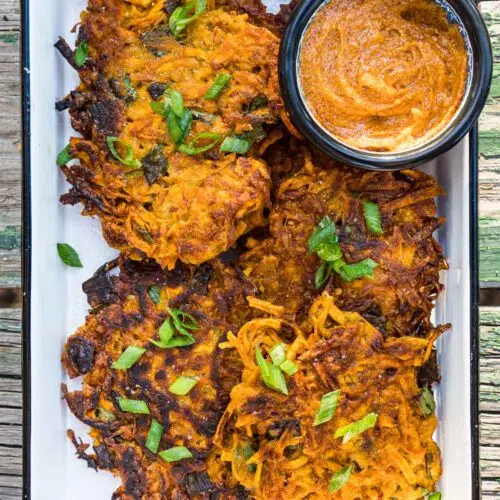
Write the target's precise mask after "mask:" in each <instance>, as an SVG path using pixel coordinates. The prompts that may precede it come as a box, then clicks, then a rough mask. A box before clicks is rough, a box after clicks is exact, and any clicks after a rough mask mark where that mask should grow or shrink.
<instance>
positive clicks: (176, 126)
mask: <svg viewBox="0 0 500 500" xmlns="http://www.w3.org/2000/svg"><path fill="white" fill-rule="evenodd" d="M192 123H193V115H192V114H191V112H190V111H189V110H188V109H186V108H184V109H183V111H182V113H181V116H177V115H176V114H175V113H174V111H173V110H172V108H171V107H169V108H168V109H167V127H168V135H169V136H170V139H172V142H173V143H174V144H176V145H179V144H181V143H182V142H183V141H184V139H185V138H186V137H187V136H188V135H189V132H191V126H192Z"/></svg>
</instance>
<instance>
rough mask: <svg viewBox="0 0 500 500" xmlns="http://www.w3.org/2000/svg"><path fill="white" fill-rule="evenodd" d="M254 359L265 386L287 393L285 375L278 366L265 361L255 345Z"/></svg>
mask: <svg viewBox="0 0 500 500" xmlns="http://www.w3.org/2000/svg"><path fill="white" fill-rule="evenodd" d="M255 360H256V362H257V366H258V367H259V370H260V376H261V379H262V381H263V382H264V384H266V385H267V387H269V388H271V389H274V390H275V391H278V392H281V393H282V394H286V395H288V387H287V386H286V380H285V376H284V375H283V372H282V371H281V370H280V368H279V367H278V366H275V365H273V364H272V363H269V361H266V360H265V359H264V357H263V356H262V353H261V352H260V349H259V348H258V347H257V348H256V349H255Z"/></svg>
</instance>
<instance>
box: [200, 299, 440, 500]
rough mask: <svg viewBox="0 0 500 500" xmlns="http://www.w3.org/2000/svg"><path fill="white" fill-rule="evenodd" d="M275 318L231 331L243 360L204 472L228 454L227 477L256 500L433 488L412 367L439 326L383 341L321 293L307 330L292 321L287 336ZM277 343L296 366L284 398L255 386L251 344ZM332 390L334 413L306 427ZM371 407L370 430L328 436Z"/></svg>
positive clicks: (432, 446) (432, 456)
mask: <svg viewBox="0 0 500 500" xmlns="http://www.w3.org/2000/svg"><path fill="white" fill-rule="evenodd" d="M282 325H283V321H282V320H279V319H275V320H273V319H271V318H266V319H258V320H254V321H252V322H251V323H248V324H246V325H245V326H244V327H243V328H242V329H241V330H240V332H239V333H238V335H237V336H234V335H231V334H230V335H229V341H228V342H227V343H226V347H234V348H236V349H237V350H238V353H239V355H240V357H241V359H242V361H243V364H244V367H245V368H244V370H243V376H242V382H241V383H240V384H239V385H237V386H235V387H234V389H233V390H232V392H231V402H230V404H229V406H228V408H227V410H226V412H225V414H224V416H223V417H222V420H221V423H220V424H219V428H218V430H217V434H216V438H215V444H216V448H215V450H214V451H213V453H212V455H211V457H210V460H209V462H210V467H209V472H212V471H213V475H214V476H216V475H217V474H218V473H219V474H221V475H222V476H224V475H225V473H224V468H223V467H222V466H221V464H220V462H221V461H222V462H228V464H230V466H231V476H230V477H231V481H232V482H233V483H234V484H241V485H243V486H245V488H247V490H248V491H249V495H250V496H251V497H252V498H256V499H269V498H272V499H286V498H290V499H298V498H318V499H320V498H329V497H331V498H339V499H343V500H357V499H365V498H385V499H389V498H404V499H418V498H422V496H423V495H424V493H425V491H432V490H434V488H435V484H436V481H437V479H438V478H439V475H440V458H439V457H440V453H439V449H438V447H437V445H436V443H435V442H434V441H433V440H432V434H433V432H434V431H435V429H436V425H437V419H436V417H435V416H434V415H427V416H426V415H424V413H423V412H422V410H421V408H420V407H419V405H418V401H419V397H420V395H421V392H422V390H421V389H420V388H419V387H418V385H417V378H416V370H415V368H416V367H418V366H421V365H422V364H423V363H424V361H425V360H426V359H428V357H429V355H430V352H431V349H432V344H433V342H434V340H435V339H436V337H437V336H439V334H440V330H434V331H433V333H432V335H431V336H430V338H428V339H418V338H414V337H401V338H398V339H395V338H392V339H388V340H384V338H383V336H382V334H381V333H380V332H378V331H377V330H376V329H375V328H374V327H373V326H372V325H370V324H369V323H368V322H367V321H366V320H364V319H363V318H362V317H361V316H360V315H359V314H357V313H344V312H342V311H341V310H340V309H338V308H337V307H336V306H335V304H334V301H333V297H331V296H330V295H328V294H327V293H326V292H325V293H324V294H323V295H322V296H321V297H320V298H318V299H317V300H316V301H315V302H314V303H313V305H312V307H311V311H310V317H309V324H308V327H307V329H305V330H300V329H298V328H296V327H295V328H294V334H295V335H294V337H293V338H292V339H286V338H283V336H281V335H280V329H281V327H282ZM280 342H281V343H284V344H286V347H287V351H286V352H287V356H288V359H290V360H293V361H295V363H296V364H297V367H298V371H297V372H296V373H295V374H293V375H292V376H290V377H287V385H288V392H289V394H288V396H286V395H283V394H280V393H279V392H276V391H273V390H271V389H269V388H267V387H265V386H264V385H263V384H262V381H261V374H260V371H259V368H258V366H257V364H256V361H255V350H256V348H260V349H261V350H262V351H263V352H264V353H265V352H266V351H267V352H268V351H269V350H270V349H271V348H272V347H273V346H274V345H275V344H276V343H280ZM337 390H338V391H339V395H338V403H337V406H336V410H335V411H334V414H333V416H332V417H331V419H330V420H329V421H327V422H324V423H322V424H320V425H316V426H315V425H313V424H314V421H315V415H316V413H317V411H318V408H319V406H320V401H321V398H322V396H323V395H324V394H326V393H329V392H331V391H337ZM370 414H371V415H372V417H373V414H375V417H374V419H375V424H374V425H372V427H371V428H368V429H367V430H364V431H363V432H359V431H358V432H356V431H353V434H352V436H351V438H350V439H349V440H346V439H345V438H344V440H342V439H341V438H340V437H335V434H336V431H337V430H338V429H340V428H342V427H344V426H347V425H349V424H352V423H353V422H357V421H359V420H361V419H362V418H363V417H365V416H366V415H370ZM346 441H347V442H346ZM344 467H351V468H350V475H349V477H348V479H347V482H346V483H345V484H344V485H343V487H342V489H339V491H337V492H335V491H332V490H331V489H330V493H329V482H330V480H331V478H332V475H334V474H335V473H336V472H338V471H339V470H341V469H342V468H344Z"/></svg>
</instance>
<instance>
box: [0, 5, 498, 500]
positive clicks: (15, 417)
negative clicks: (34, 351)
mask: <svg viewBox="0 0 500 500" xmlns="http://www.w3.org/2000/svg"><path fill="white" fill-rule="evenodd" d="M40 1H43V0H40ZM481 11H482V12H483V15H484V18H485V20H486V22H487V24H488V27H489V29H490V33H491V35H492V43H493V49H494V53H495V68H494V80H493V86H492V90H491V94H490V99H489V101H488V105H487V107H486V109H485V111H484V112H483V115H482V117H481V120H480V152H481V161H480V199H481V203H480V250H481V261H480V279H481V285H482V287H483V292H485V290H486V292H487V293H483V295H484V296H485V297H487V298H488V299H489V300H493V301H497V302H496V304H497V305H500V301H498V297H499V295H498V294H495V293H491V292H489V291H488V289H496V288H498V289H500V0H495V1H485V2H483V3H482V4H481ZM19 39H20V8H19V5H18V0H0V123H1V126H0V303H1V302H2V301H3V302H4V306H3V307H5V300H6V299H7V300H10V301H11V305H10V308H3V309H2V308H0V500H13V499H19V498H21V485H22V477H21V466H22V427H21V422H22V400H21V311H20V309H19V308H18V305H19V304H18V303H16V301H17V302H18V300H19V297H20V293H19V287H20V286H21V262H20V243H21V236H20V235H21V227H20V225H21V158H20V130H21V118H20V81H19V74H20V69H19ZM12 301H13V302H12ZM12 304H14V305H15V306H17V307H12ZM0 307H1V306H0ZM480 320H481V395H480V399H481V402H480V409H481V440H480V443H481V450H480V451H481V477H482V489H483V499H491V498H500V307H481V315H480ZM447 500H462V499H447ZM464 500H465V499H464Z"/></svg>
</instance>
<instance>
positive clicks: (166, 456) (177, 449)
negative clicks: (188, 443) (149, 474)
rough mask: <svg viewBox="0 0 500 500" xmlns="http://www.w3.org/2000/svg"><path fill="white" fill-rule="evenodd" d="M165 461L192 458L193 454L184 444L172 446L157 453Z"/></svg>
mask: <svg viewBox="0 0 500 500" xmlns="http://www.w3.org/2000/svg"><path fill="white" fill-rule="evenodd" d="M158 455H160V457H161V458H163V460H165V462H177V461H178V460H183V459H184V458H192V457H193V454H192V453H191V452H190V451H189V450H188V449H187V448H186V447H185V446H174V447H173V448H169V449H168V450H164V451H160V453H158Z"/></svg>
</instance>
